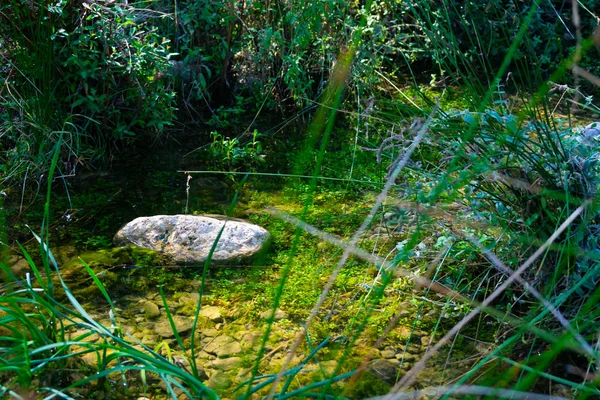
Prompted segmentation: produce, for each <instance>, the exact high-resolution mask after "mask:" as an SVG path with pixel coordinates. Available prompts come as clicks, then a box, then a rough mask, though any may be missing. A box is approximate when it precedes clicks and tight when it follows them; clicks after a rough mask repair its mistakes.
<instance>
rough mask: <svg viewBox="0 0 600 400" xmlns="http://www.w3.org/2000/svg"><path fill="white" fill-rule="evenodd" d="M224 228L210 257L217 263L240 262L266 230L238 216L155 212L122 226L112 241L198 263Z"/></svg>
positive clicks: (262, 241) (261, 241)
mask: <svg viewBox="0 0 600 400" xmlns="http://www.w3.org/2000/svg"><path fill="white" fill-rule="evenodd" d="M223 224H225V228H224V230H223V233H222V234H221V237H220V239H219V242H218V244H217V248H216V249H215V252H214V253H213V255H212V259H211V261H212V262H214V263H217V264H237V263H244V262H247V261H248V260H249V259H251V258H252V257H253V256H255V255H256V254H257V253H258V252H260V251H261V250H262V249H263V247H264V246H265V245H266V243H267V241H268V240H269V232H267V231H266V230H265V229H263V228H261V227H260V226H257V225H254V224H251V223H249V222H244V221H241V220H229V221H225V220H224V219H217V218H213V217H208V216H201V215H155V216H152V217H140V218H136V219H134V220H133V221H131V222H129V223H128V224H127V225H125V226H124V227H122V228H121V229H120V230H119V231H118V232H117V234H116V235H115V237H114V239H113V242H114V243H115V245H117V246H127V245H131V244H134V245H137V246H140V247H144V248H147V249H152V250H158V251H160V252H162V253H165V254H167V255H169V256H171V257H172V258H173V260H174V261H175V262H176V263H180V264H187V263H201V262H204V261H206V258H207V257H208V253H209V252H210V249H211V247H212V245H213V243H214V242H215V240H216V238H217V235H218V233H219V231H220V230H221V228H222V227H223Z"/></svg>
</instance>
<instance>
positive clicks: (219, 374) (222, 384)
mask: <svg viewBox="0 0 600 400" xmlns="http://www.w3.org/2000/svg"><path fill="white" fill-rule="evenodd" d="M206 386H208V387H209V388H211V389H213V390H223V389H231V387H232V386H233V382H232V381H231V378H230V377H228V376H227V375H226V374H225V372H223V371H218V370H217V371H215V372H214V373H213V374H212V375H211V376H210V379H209V380H208V382H206Z"/></svg>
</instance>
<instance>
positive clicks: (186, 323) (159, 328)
mask: <svg viewBox="0 0 600 400" xmlns="http://www.w3.org/2000/svg"><path fill="white" fill-rule="evenodd" d="M173 323H174V325H175V330H176V331H177V333H179V334H180V335H183V334H185V333H187V332H189V331H191V330H192V321H191V320H190V319H189V318H185V317H181V316H179V315H174V316H173ZM154 331H155V332H156V333H157V334H158V335H160V336H162V337H163V338H172V337H175V334H174V333H173V329H172V327H171V323H170V322H169V320H168V319H167V318H165V319H162V320H161V321H160V322H158V323H157V324H156V325H155V326H154Z"/></svg>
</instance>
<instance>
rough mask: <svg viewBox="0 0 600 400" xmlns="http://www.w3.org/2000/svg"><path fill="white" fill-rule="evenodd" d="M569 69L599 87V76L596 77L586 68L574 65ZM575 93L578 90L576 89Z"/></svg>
mask: <svg viewBox="0 0 600 400" xmlns="http://www.w3.org/2000/svg"><path fill="white" fill-rule="evenodd" d="M571 71H573V73H574V74H577V75H578V76H581V77H583V78H585V79H587V80H588V81H590V82H591V83H593V84H594V85H596V86H598V87H600V78H598V77H597V76H596V75H594V74H592V73H591V72H588V71H587V70H585V69H583V68H581V67H580V66H579V65H574V66H573V67H571ZM577 93H579V91H577Z"/></svg>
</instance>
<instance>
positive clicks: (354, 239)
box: [267, 104, 439, 400]
mask: <svg viewBox="0 0 600 400" xmlns="http://www.w3.org/2000/svg"><path fill="white" fill-rule="evenodd" d="M438 109H439V104H438V105H436V106H435V107H434V109H433V110H432V112H431V114H429V117H427V120H426V121H425V122H424V123H422V124H421V125H420V126H416V127H415V129H417V128H418V129H419V130H418V132H417V135H416V136H415V138H414V140H413V142H412V143H411V145H410V146H409V147H408V149H407V150H406V153H404V155H403V156H402V158H401V159H400V162H399V163H398V164H397V166H396V168H395V169H394V171H393V173H391V174H390V177H389V178H388V180H387V182H386V184H385V186H384V188H383V190H382V191H381V193H379V195H378V196H377V198H376V200H375V204H374V205H373V208H371V211H370V212H369V215H367V217H366V218H365V219H364V221H363V222H362V224H361V226H360V228H359V229H358V231H356V233H355V234H354V235H353V236H352V239H351V240H350V246H351V247H355V246H356V243H358V240H359V239H360V237H361V236H362V234H363V233H364V232H365V231H366V229H367V228H368V226H369V225H370V224H371V222H372V220H373V219H374V218H375V215H376V214H377V211H378V210H379V207H381V205H382V204H383V202H384V201H385V199H386V198H387V195H388V192H389V191H390V189H391V188H392V186H393V185H394V182H395V181H396V178H397V177H398V175H399V174H400V171H402V168H404V166H405V165H406V163H408V160H409V159H410V156H411V155H412V153H413V152H414V151H415V149H416V148H417V146H419V144H420V143H421V140H423V138H424V137H425V133H426V132H427V129H428V128H429V125H431V122H432V121H433V117H434V115H435V114H436V112H437V111H438ZM351 254H352V251H351V250H350V248H346V249H345V250H344V253H343V254H342V257H341V259H340V261H339V262H338V264H337V265H336V267H335V270H334V271H333V273H332V274H331V276H330V277H329V280H328V281H327V284H326V285H325V287H324V288H323V291H322V292H321V296H320V297H319V300H318V301H317V303H316V304H315V306H314V307H313V309H312V311H311V313H310V316H309V317H308V319H307V321H306V324H305V325H304V328H303V329H302V332H300V334H299V335H298V336H297V338H296V340H295V342H294V344H293V345H292V347H291V349H290V352H289V354H288V356H287V358H286V360H285V362H284V363H283V365H282V366H281V369H280V370H279V372H278V373H277V376H276V377H275V380H274V381H273V385H272V386H271V391H270V392H269V396H267V400H271V399H272V398H273V396H274V395H275V390H276V388H277V385H278V384H279V382H280V381H281V378H282V377H283V374H284V372H285V370H286V368H287V366H288V364H289V363H290V361H291V360H292V358H293V357H294V354H295V353H296V350H297V349H298V346H300V343H301V342H302V341H303V340H304V337H305V336H306V334H307V332H308V329H309V328H310V327H311V325H312V323H313V321H314V319H315V317H316V316H317V313H318V312H319V309H320V308H321V306H322V305H323V303H324V302H325V298H326V297H327V294H328V293H329V290H331V287H332V286H333V284H334V282H335V280H336V278H337V275H338V274H339V272H340V270H341V269H342V267H343V266H344V265H345V264H346V261H347V260H348V257H350V255H351Z"/></svg>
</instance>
